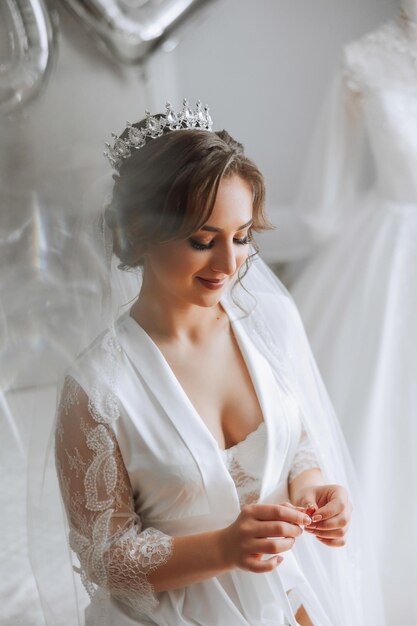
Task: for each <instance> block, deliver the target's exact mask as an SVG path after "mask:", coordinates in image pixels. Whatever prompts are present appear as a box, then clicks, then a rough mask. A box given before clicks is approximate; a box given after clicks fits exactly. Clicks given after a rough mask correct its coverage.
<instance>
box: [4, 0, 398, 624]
mask: <svg viewBox="0 0 417 626" xmlns="http://www.w3.org/2000/svg"><path fill="white" fill-rule="evenodd" d="M93 5H94V2H90V3H89V2H82V1H81V0H78V1H77V0H62V1H59V0H54V1H53V2H44V1H43V0H25V1H24V0H2V2H1V6H0V202H1V212H0V288H1V301H0V354H1V366H0V381H1V388H0V455H1V456H0V471H1V476H2V482H1V487H0V510H1V511H2V515H1V523H0V526H1V528H0V554H1V556H2V564H1V566H0V568H1V569H0V623H1V624H2V625H3V626H40V625H41V624H43V623H44V621H43V612H42V607H41V605H40V601H39V596H38V593H37V588H36V585H35V582H34V579H33V575H32V572H31V567H30V562H29V558H28V549H27V530H26V524H25V520H26V513H27V508H26V507H27V502H28V505H29V506H30V507H33V506H34V503H33V502H31V489H30V482H29V493H28V494H27V493H26V491H27V480H26V467H27V454H28V450H29V449H30V444H31V443H33V441H34V439H36V438H38V437H39V438H40V439H42V438H43V439H46V438H45V433H47V432H48V430H49V429H50V427H51V423H52V419H53V413H54V407H55V394H56V378H57V372H58V371H59V370H60V367H61V366H62V363H63V362H64V361H65V359H66V356H67V354H70V353H71V348H72V346H73V345H74V342H76V343H79V342H81V343H82V341H81V340H80V336H81V335H82V332H83V324H82V322H83V320H82V316H81V315H80V309H79V307H78V303H77V302H74V301H72V300H71V289H72V288H73V287H74V288H78V287H79V283H78V284H76V283H72V282H71V281H68V277H69V276H70V275H71V277H72V278H73V277H74V275H75V276H77V272H73V271H72V270H73V268H68V267H67V265H66V254H69V252H70V251H71V249H72V246H73V242H72V240H71V228H72V226H73V224H74V223H75V222H76V220H77V219H78V217H79V214H80V211H81V209H82V207H83V203H84V198H85V194H86V192H87V191H88V189H89V188H90V186H91V185H92V183H93V182H94V181H95V180H96V179H98V178H100V177H101V176H103V175H105V174H107V173H108V171H109V164H108V162H107V160H106V159H105V158H104V157H103V156H102V152H103V149H104V143H105V142H106V141H110V140H111V132H112V131H114V132H116V133H119V132H121V131H122V130H123V128H124V127H125V122H126V120H130V121H132V122H133V121H136V120H138V119H140V118H141V117H143V114H144V111H145V109H149V110H150V111H151V112H157V111H163V110H164V109H165V102H166V101H167V100H169V101H170V102H171V103H172V104H173V106H174V107H175V108H179V107H180V106H181V103H182V99H183V98H184V97H187V98H188V99H189V101H190V102H191V103H192V104H193V105H194V102H195V101H196V100H197V99H198V98H199V99H201V100H202V101H203V103H204V104H205V103H208V104H209V105H210V111H211V115H212V118H213V121H214V128H216V129H222V128H226V129H227V130H228V131H229V132H230V133H231V134H232V135H233V136H234V137H235V138H236V139H238V140H239V141H241V142H242V143H243V144H244V145H245V147H246V152H247V154H248V155H249V156H250V157H252V158H253V159H254V160H255V161H256V163H257V164H258V165H259V166H260V169H261V170H262V171H263V173H264V174H265V177H266V183H267V194H268V195H267V205H268V207H269V208H270V210H271V212H273V211H274V210H275V208H276V207H278V206H280V205H290V204H291V203H292V202H293V201H294V198H295V197H296V194H297V190H298V185H299V181H300V173H301V171H302V169H303V167H304V162H305V158H306V152H307V151H308V147H309V145H310V142H311V139H312V136H313V133H314V129H315V124H316V120H317V118H318V115H319V111H320V109H321V106H322V103H323V100H324V98H325V94H326V92H327V90H328V87H329V84H330V82H331V80H332V77H333V75H334V74H335V72H337V71H338V68H339V65H340V62H341V58H342V49H343V46H344V45H345V44H346V43H348V42H350V41H353V40H356V39H358V38H359V37H361V36H362V35H363V34H365V33H367V32H368V31H370V30H373V29H374V28H376V27H377V26H378V25H379V24H381V23H382V22H384V21H386V20H388V19H391V18H392V17H393V16H394V15H395V14H396V13H397V12H398V8H399V3H398V2H397V1H396V0H315V2H311V0H257V1H256V2H254V1H249V0H206V1H201V2H194V3H193V2H190V1H188V2H187V1H184V2H182V3H181V2H169V1H168V0H166V1H165V0H159V2H158V1H157V0H155V1H152V0H149V1H148V2H147V1H146V0H142V1H140V0H129V1H128V0H125V1H123V0H107V2H101V3H100V2H97V3H95V10H94V11H93V10H92V9H91V6H93ZM89 6H90V8H88V7H89ZM106 7H107V8H106ZM120 7H122V8H123V9H124V15H125V16H128V18H129V20H130V22H129V24H130V26H129V24H128V26H129V28H130V27H131V24H132V22H133V23H134V22H135V20H136V23H137V24H139V25H141V26H142V27H143V28H142V30H141V31H140V29H139V30H138V31H137V32H136V31H135V32H133V31H131V32H130V34H126V32H125V33H124V34H123V29H122V27H124V26H125V23H124V22H123V20H122V18H121V17H120V15H121V14H120V15H119V14H118V13H117V12H116V13H114V9H115V8H116V9H117V8H118V9H120ZM107 11H108V12H109V14H111V13H112V11H113V16H115V17H114V19H115V20H116V22H117V20H120V24H118V26H119V27H120V28H119V29H117V28H115V29H113V30H112V29H111V28H110V26H109V25H108V24H109V22H108V21H106V19H105V17H106V15H107ZM126 19H127V18H126ZM116 25H117V24H116ZM145 26H146V28H145ZM140 33H141V34H140ZM278 226H279V225H278ZM260 245H261V249H262V245H263V240H262V238H260ZM274 245H275V243H274V238H273V235H268V236H267V238H266V239H265V243H264V247H265V257H266V258H267V259H268V260H270V261H271V262H273V261H274V258H275V257H274ZM77 271H78V277H79V280H80V281H82V279H83V276H82V259H80V266H79V267H78V268H77ZM83 290H84V291H83V293H84V296H85V303H88V302H89V298H90V297H91V298H92V300H91V302H93V298H94V296H95V293H94V287H92V286H91V285H89V284H85V285H84V286H83ZM79 291H80V290H79V289H78V292H79ZM81 291H82V290H81ZM83 310H85V309H83ZM27 495H28V500H27ZM31 558H32V557H31ZM59 578H60V576H59V572H57V573H56V576H55V583H54V584H55V585H56V590H55V592H54V595H55V599H56V604H57V607H59V606H64V605H65V590H64V589H63V585H60V583H59ZM63 623H64V622H63ZM71 623H72V622H71V621H68V624H71Z"/></svg>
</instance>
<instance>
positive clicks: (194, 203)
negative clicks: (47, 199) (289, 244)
mask: <svg viewBox="0 0 417 626" xmlns="http://www.w3.org/2000/svg"><path fill="white" fill-rule="evenodd" d="M157 117H158V116H157ZM144 123H145V122H144V120H142V121H141V122H139V123H137V124H135V126H137V127H138V128H141V127H143V125H144ZM126 136H127V131H124V133H123V134H122V135H121V137H122V138H125V137H126ZM233 175H238V176H240V177H241V178H242V179H243V180H245V181H246V182H247V183H248V184H249V185H250V187H251V189H252V196H253V225H252V227H251V231H252V230H253V231H256V232H260V231H263V230H266V229H269V228H271V225H270V224H269V223H268V221H267V220H266V217H265V214H264V202H265V186H264V179H263V176H262V174H261V173H260V171H259V170H258V168H257V167H256V165H255V164H254V163H253V162H252V161H251V160H249V159H248V158H247V157H246V156H245V154H244V151H243V146H242V144H240V143H238V142H237V141H235V140H234V139H233V138H232V137H231V136H230V135H229V134H228V133H227V132H226V131H225V130H223V131H218V132H216V133H213V132H208V131H206V130H197V129H193V130H189V129H187V130H176V131H166V132H165V133H164V134H163V135H162V136H161V137H158V138H156V139H151V138H148V139H147V143H146V145H145V146H144V147H143V148H140V149H139V150H136V149H132V155H131V156H130V157H129V158H127V159H125V160H124V161H123V163H122V165H121V167H120V173H119V176H115V177H114V178H115V184H114V189H113V195H112V199H111V202H110V204H109V205H108V206H107V208H106V210H105V214H104V219H105V222H106V224H107V226H108V227H109V228H110V229H111V231H112V233H113V252H114V253H115V255H116V256H117V257H118V258H119V260H120V265H119V268H120V269H126V270H127V269H131V268H135V267H139V266H142V264H143V255H144V253H145V251H146V248H147V246H148V245H150V244H161V243H164V242H168V241H172V240H181V239H187V238H188V237H189V236H190V235H191V234H192V233H194V232H195V231H197V230H199V229H200V228H201V227H202V226H203V225H204V224H205V223H206V222H207V221H208V219H209V217H210V215H211V212H212V210H213V206H214V203H215V201H216V195H217V190H218V187H219V184H220V181H221V179H222V178H224V177H230V176H233Z"/></svg>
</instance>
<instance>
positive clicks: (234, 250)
mask: <svg viewBox="0 0 417 626" xmlns="http://www.w3.org/2000/svg"><path fill="white" fill-rule="evenodd" d="M252 213H253V203H252V190H251V188H250V186H249V184H248V183H247V182H246V181H244V180H243V179H242V178H240V177H239V176H236V175H234V176H231V177H230V178H224V179H222V180H221V182H220V185H219V189H218V193H217V197H216V202H215V204H214V208H213V212H212V214H211V215H210V217H209V219H208V221H207V223H206V224H204V225H203V226H202V228H201V229H200V230H198V231H196V232H195V233H193V234H192V235H191V237H190V238H189V239H187V240H185V241H172V242H169V243H164V244H160V245H155V246H153V247H152V248H151V249H149V250H148V252H147V253H146V255H145V280H146V282H147V284H148V288H150V289H151V290H152V292H153V293H154V294H155V296H158V294H159V297H160V296H161V295H162V294H163V299H164V300H166V298H167V297H168V298H172V299H173V301H175V302H177V303H178V304H183V305H186V304H194V305H199V306H203V307H209V306H213V305H215V304H217V303H218V302H219V300H220V298H221V296H222V294H223V292H224V290H225V288H226V286H227V285H228V283H230V281H231V280H232V278H233V277H234V276H235V275H236V273H237V272H238V270H239V268H240V267H241V265H242V264H243V263H244V262H245V260H246V258H247V256H248V243H249V238H248V234H249V228H250V226H251V223H252ZM148 278H149V281H148V280H147V279H148Z"/></svg>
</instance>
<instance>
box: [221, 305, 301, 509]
mask: <svg viewBox="0 0 417 626" xmlns="http://www.w3.org/2000/svg"><path fill="white" fill-rule="evenodd" d="M222 306H223V308H224V309H225V311H226V312H227V314H228V316H229V319H230V320H231V321H232V325H233V331H234V334H235V337H236V339H237V341H238V344H239V347H240V350H241V353H242V355H243V357H244V359H245V362H246V365H247V367H248V370H249V373H250V376H251V379H252V383H253V385H254V388H255V391H256V394H257V396H258V400H259V403H260V405H261V409H262V413H263V417H264V421H265V426H266V433H267V447H266V455H265V459H264V472H263V478H262V487H261V492H260V498H259V499H260V501H263V500H265V499H266V498H268V496H270V495H271V494H272V493H273V492H274V491H275V490H276V489H277V485H278V482H279V478H280V475H281V474H282V472H283V469H284V467H285V466H286V462H285V461H286V459H287V454H288V450H289V445H290V434H289V425H288V421H287V419H285V417H284V416H285V415H286V411H287V407H286V405H285V402H286V399H285V396H283V394H282V393H280V390H279V389H278V386H277V381H276V379H275V376H274V374H273V371H272V368H271V366H270V364H269V362H268V361H267V360H266V358H265V357H264V356H263V355H262V354H261V353H260V352H259V350H258V349H257V348H256V347H255V345H254V344H253V342H252V341H251V339H250V336H249V334H248V330H247V328H246V327H245V326H246V324H245V317H243V318H242V313H241V311H239V309H237V307H236V305H234V304H233V302H231V301H230V300H228V299H226V298H224V299H223V300H222ZM278 415H281V416H282V417H280V418H278ZM278 451H279V452H278Z"/></svg>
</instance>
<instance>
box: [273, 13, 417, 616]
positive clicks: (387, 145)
mask: <svg viewBox="0 0 417 626" xmlns="http://www.w3.org/2000/svg"><path fill="white" fill-rule="evenodd" d="M416 37H417V29H416V24H415V23H414V22H413V21H408V22H407V20H404V19H403V18H401V16H399V18H398V19H397V20H393V21H390V22H388V23H386V24H383V25H381V26H379V27H378V28H377V29H376V30H375V31H373V32H371V33H368V34H366V35H365V36H364V37H362V38H361V39H359V40H357V41H354V42H351V43H349V44H348V45H347V46H346V47H345V49H344V52H343V60H342V63H341V67H340V70H339V72H338V75H337V76H336V78H335V79H334V81H333V84H332V88H331V92H330V95H329V97H328V99H327V100H326V103H325V108H324V112H323V115H322V119H321V123H320V124H319V125H318V126H319V128H318V131H317V136H316V137H315V139H314V141H313V143H312V146H311V150H310V159H309V161H308V162H307V167H306V172H305V175H304V177H303V178H302V180H301V184H300V189H301V191H300V193H299V197H298V200H297V201H296V203H295V205H294V207H293V208H292V209H291V210H286V211H284V215H283V216H282V217H284V216H285V219H286V220H287V221H288V222H290V223H291V226H288V227H287V223H286V222H285V224H284V223H282V220H281V215H280V212H279V211H277V213H276V214H275V215H274V221H275V222H276V223H277V224H280V226H281V228H280V229H279V230H277V232H276V240H275V246H276V249H277V250H278V251H280V253H281V260H291V259H301V258H302V257H303V256H304V257H306V255H308V254H311V256H309V257H308V258H305V260H304V261H301V262H300V264H297V267H295V264H293V269H292V270H290V271H291V272H292V274H293V281H292V283H291V293H292V295H293V297H294V300H295V302H296V304H297V306H298V308H299V311H300V314H301V317H302V319H303V323H304V324H305V328H306V331H307V334H308V337H309V340H310V342H311V346H312V349H313V352H314V356H315V358H316V360H317V364H318V366H319V368H320V372H321V374H322V376H323V379H324V381H325V384H326V388H327V390H328V392H329V394H330V397H331V399H332V401H333V402H334V405H335V408H336V412H337V415H338V418H339V419H340V421H341V424H342V426H343V430H344V433H345V435H346V439H347V442H348V446H349V450H350V452H351V455H352V458H353V461H354V464H355V468H356V470H357V472H358V475H359V477H360V483H361V490H362V493H363V496H364V499H365V503H366V507H367V510H368V511H369V513H368V514H369V515H372V516H375V518H376V519H379V520H380V522H379V524H378V527H377V528H376V529H375V532H374V533H373V538H372V539H373V542H374V544H375V547H376V552H377V559H378V567H379V570H380V572H381V577H382V582H383V589H384V593H383V595H384V602H385V605H386V610H387V621H388V622H389V623H397V622H401V621H403V622H409V621H413V620H415V619H416V615H417V599H416V596H415V593H414V589H415V588H416V585H417V565H416V564H417V523H416V522H417V504H416V502H417V497H416V496H417V466H416V457H417V430H416V419H415V415H416V411H417V387H416V372H417V356H416V351H415V345H416V342H417V324H416V319H417V318H416V315H415V311H416V308H417V287H416V285H417V253H416V250H417V248H416V245H415V242H416V239H417V178H416V175H415V172H416V166H417V116H416V111H417V87H416V86H417V38H416ZM365 172H367V176H366V178H365V179H364V173H365ZM280 233H282V240H281V239H280ZM289 233H290V234H289ZM274 235H275V233H274ZM388 494H389V496H388ZM387 497H389V502H390V506H389V508H387ZM404 503H406V507H407V510H408V514H407V519H405V518H401V517H399V516H398V514H397V511H398V510H400V509H402V508H403V507H404ZM393 536H395V537H396V540H395V546H393V554H392V558H391V559H390V564H389V567H387V566H386V547H387V544H388V543H391V540H392V537H393ZM404 572H407V574H406V575H404Z"/></svg>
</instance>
